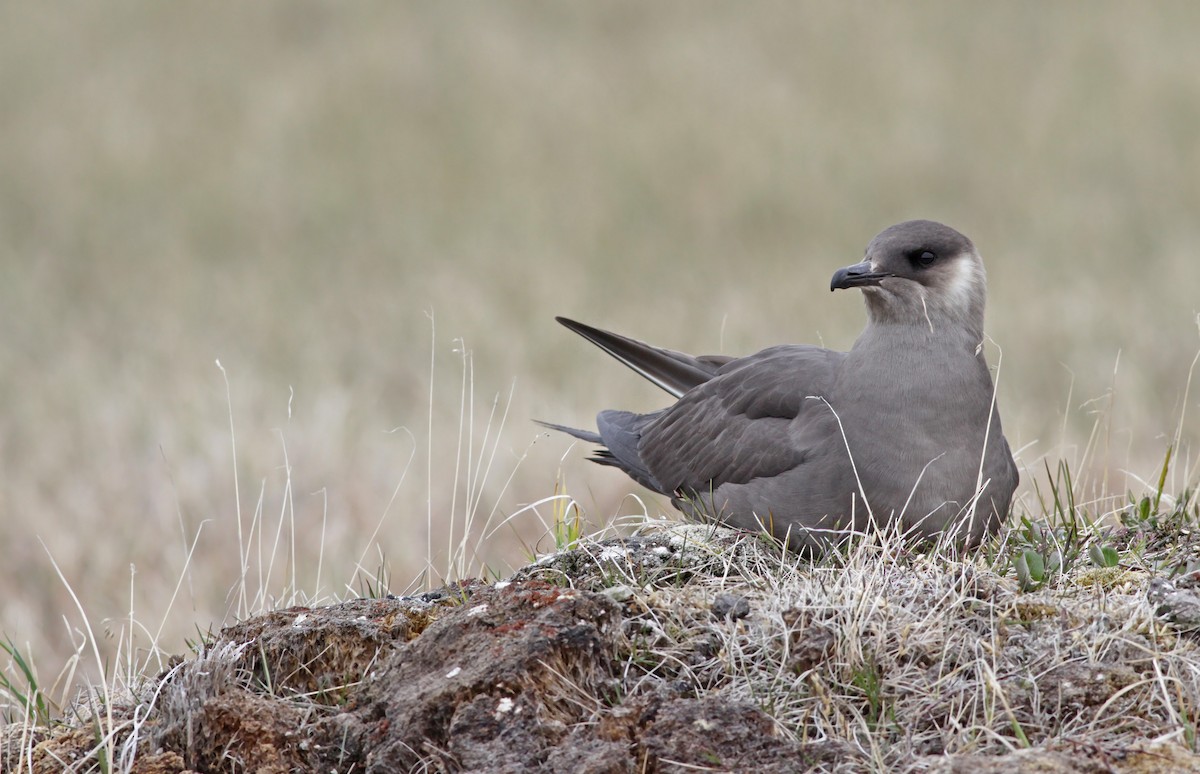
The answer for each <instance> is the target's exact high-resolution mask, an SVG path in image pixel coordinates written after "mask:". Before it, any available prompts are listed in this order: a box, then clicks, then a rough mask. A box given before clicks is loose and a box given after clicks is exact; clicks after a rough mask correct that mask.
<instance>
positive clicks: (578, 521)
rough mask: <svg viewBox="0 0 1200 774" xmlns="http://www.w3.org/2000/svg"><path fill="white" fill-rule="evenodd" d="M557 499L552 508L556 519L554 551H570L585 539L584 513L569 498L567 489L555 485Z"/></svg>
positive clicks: (554, 524)
mask: <svg viewBox="0 0 1200 774" xmlns="http://www.w3.org/2000/svg"><path fill="white" fill-rule="evenodd" d="M554 488H555V492H554V494H555V498H554V504H553V506H552V513H553V518H554V523H553V527H552V529H553V534H554V550H555V551H570V550H571V549H573V548H576V547H577V546H578V545H579V539H580V538H581V537H583V532H584V528H585V526H586V525H585V522H584V520H583V512H582V511H580V510H579V505H578V504H577V503H576V502H575V500H574V499H573V498H570V497H568V496H567V493H566V491H565V487H560V486H559V485H557V484H556V485H555V487H554Z"/></svg>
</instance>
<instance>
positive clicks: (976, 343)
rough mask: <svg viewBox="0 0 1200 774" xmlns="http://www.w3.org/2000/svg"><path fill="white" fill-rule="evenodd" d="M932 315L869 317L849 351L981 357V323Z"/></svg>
mask: <svg viewBox="0 0 1200 774" xmlns="http://www.w3.org/2000/svg"><path fill="white" fill-rule="evenodd" d="M940 323H941V324H939V319H938V318H936V317H931V318H930V319H923V318H922V319H915V320H894V319H893V320H888V321H886V322H877V321H875V320H871V321H870V322H869V323H868V324H867V327H866V329H865V330H864V331H863V332H862V334H861V335H860V336H859V337H858V340H857V341H855V342H854V347H853V349H851V350H850V354H851V355H856V354H857V355H860V356H868V357H871V358H874V359H879V360H893V359H895V358H903V359H906V360H910V359H912V358H913V357H914V356H915V357H918V358H920V357H921V355H922V353H928V354H930V355H932V354H933V353H943V354H950V355H955V356H969V357H982V354H981V353H982V344H983V330H982V326H978V327H976V326H964V325H961V324H958V323H956V324H948V323H947V322H946V321H945V320H941V321H940Z"/></svg>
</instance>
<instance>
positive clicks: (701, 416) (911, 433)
mask: <svg viewBox="0 0 1200 774" xmlns="http://www.w3.org/2000/svg"><path fill="white" fill-rule="evenodd" d="M853 288H857V289H859V290H860V291H861V292H862V295H863V298H864V302H865V306H866V313H867V325H866V328H865V329H864V330H863V332H862V334H861V335H859V337H858V338H857V339H856V340H855V342H854V345H853V346H852V347H851V348H850V350H849V351H848V352H840V351H834V350H830V349H825V348H822V347H819V346H815V345H808V344H782V345H778V346H772V347H768V348H767V349H764V350H762V351H760V352H757V353H755V354H752V355H748V356H745V357H732V356H727V355H704V356H693V355H688V354H685V353H682V352H678V351H674V350H670V349H664V348H660V347H656V346H652V345H650V344H646V343H644V342H642V341H638V340H636V339H632V338H629V337H626V336H621V335H619V334H615V333H610V332H608V331H605V330H601V329H599V328H595V327H592V326H590V325H585V324H583V323H580V322H576V321H574V320H571V319H568V318H565V317H558V318H556V319H557V321H558V322H559V323H561V324H562V325H564V326H566V327H567V328H568V329H570V330H572V331H574V332H575V333H577V334H579V335H581V336H583V337H584V338H585V339H588V340H589V341H591V342H592V343H593V344H595V345H597V346H599V347H600V348H601V349H603V350H604V351H606V352H607V353H609V354H610V355H612V356H613V357H615V358H616V359H617V360H619V361H620V362H622V363H623V364H625V365H626V366H628V367H629V368H631V369H633V370H634V371H635V372H637V373H638V374H640V375H641V376H643V377H645V378H646V379H648V380H650V381H651V382H652V383H654V384H656V385H658V386H659V387H660V388H662V389H663V390H665V391H666V392H668V393H669V394H671V395H672V396H673V397H674V398H675V402H674V403H673V404H672V405H670V406H667V407H666V408H663V409H660V410H658V411H653V412H650V413H644V414H643V413H635V412H631V411H621V410H614V409H610V410H605V411H601V412H600V413H599V414H598V415H597V416H596V430H595V431H591V430H581V429H578V428H574V427H569V426H566V425H559V424H553V423H547V422H543V423H541V424H543V425H544V426H545V427H548V428H550V429H552V430H557V431H561V432H564V433H567V434H569V435H571V436H573V437H575V438H578V439H580V440H583V441H585V442H588V443H593V444H596V445H598V446H599V447H600V448H599V450H598V451H597V452H596V453H595V454H594V455H593V456H592V457H591V458H590V459H592V460H593V461H594V462H597V463H600V464H602V465H608V466H612V467H615V468H618V469H619V470H622V471H624V472H625V473H626V474H627V475H628V476H629V477H630V478H632V479H633V480H634V481H636V482H637V483H639V484H641V485H642V486H644V487H646V488H648V489H651V490H653V491H655V492H658V493H660V494H663V495H665V496H667V497H669V498H670V499H671V503H672V504H673V505H674V506H675V507H676V508H678V509H679V510H680V511H682V512H683V513H684V515H685V516H687V517H689V518H691V519H693V520H697V521H702V522H714V521H715V522H719V523H722V524H725V525H728V526H732V527H737V528H741V529H745V530H766V531H767V532H769V533H771V534H772V535H774V536H775V537H776V538H778V539H780V540H782V541H784V542H786V543H787V544H788V545H789V546H791V547H792V548H793V549H795V550H797V551H801V552H806V553H822V552H825V551H826V550H828V549H829V548H830V547H832V546H836V545H839V544H841V543H843V542H844V541H845V540H846V539H848V538H849V537H850V536H852V535H855V534H859V535H862V534H870V533H871V531H872V530H882V529H886V528H896V529H898V530H899V531H900V533H902V534H904V535H912V536H915V538H916V539H918V540H943V539H948V540H949V541H950V545H956V546H959V547H972V546H976V545H978V544H979V543H981V542H982V541H983V540H984V539H985V538H987V537H989V536H990V535H992V534H994V533H995V532H996V531H998V529H999V528H1000V526H1001V525H1002V523H1003V522H1004V520H1005V519H1006V518H1007V515H1008V510H1009V506H1010V504H1011V502H1012V497H1013V493H1014V491H1015V489H1016V487H1017V484H1018V482H1019V480H1020V476H1019V473H1018V470H1017V465H1016V463H1015V461H1014V459H1013V455H1012V452H1011V450H1010V448H1009V444H1008V441H1007V439H1006V438H1005V437H1004V433H1003V430H1002V428H1001V423H1000V414H999V408H998V406H997V401H996V390H995V386H994V383H993V380H992V373H991V370H990V368H989V366H988V363H987V360H986V357H985V354H984V348H983V344H984V305H985V301H986V295H987V280H986V275H985V272H984V267H983V260H982V258H981V257H980V254H979V252H978V250H976V248H975V245H974V244H973V243H972V242H971V240H970V239H968V238H967V237H966V236H964V235H963V234H961V233H960V232H958V231H956V230H954V229H953V228H950V227H949V226H946V225H943V224H941V223H938V222H935V221H931V220H910V221H906V222H903V223H899V224H896V225H894V226H890V227H888V228H886V229H884V230H883V231H881V232H880V233H879V234H878V235H877V236H876V237H875V238H874V239H872V240H871V242H870V243H869V244H868V246H867V249H866V251H865V254H864V257H863V260H861V261H860V262H858V263H855V264H853V265H851V266H846V267H844V268H840V269H838V270H837V271H835V272H834V274H833V277H832V279H831V281H830V290H831V291H836V290H848V289H853Z"/></svg>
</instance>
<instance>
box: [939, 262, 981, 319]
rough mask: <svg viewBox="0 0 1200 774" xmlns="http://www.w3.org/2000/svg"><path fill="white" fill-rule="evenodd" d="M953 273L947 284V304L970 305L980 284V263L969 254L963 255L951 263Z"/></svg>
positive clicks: (959, 306)
mask: <svg viewBox="0 0 1200 774" xmlns="http://www.w3.org/2000/svg"><path fill="white" fill-rule="evenodd" d="M950 266H951V269H952V272H953V273H952V274H951V275H950V279H949V280H948V281H947V282H946V285H945V297H946V305H947V306H950V307H953V308H962V307H966V306H968V305H970V303H971V299H972V298H973V297H974V296H975V294H976V292H977V291H976V288H977V287H978V285H979V281H980V276H979V264H978V262H976V261H974V260H972V259H971V258H970V257H969V256H962V257H960V258H959V259H958V260H956V261H954V262H953V263H952V264H950Z"/></svg>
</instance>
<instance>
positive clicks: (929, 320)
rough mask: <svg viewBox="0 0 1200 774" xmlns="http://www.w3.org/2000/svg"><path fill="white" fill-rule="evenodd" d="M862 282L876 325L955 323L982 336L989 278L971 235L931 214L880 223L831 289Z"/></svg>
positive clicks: (832, 281) (839, 272)
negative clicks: (863, 250)
mask: <svg viewBox="0 0 1200 774" xmlns="http://www.w3.org/2000/svg"><path fill="white" fill-rule="evenodd" d="M843 288H862V290H863V296H864V297H865V299H866V304H867V314H868V316H869V317H870V319H871V322H872V323H873V324H876V325H889V324H902V325H904V324H910V325H922V326H928V327H929V328H930V329H933V330H937V329H938V328H939V327H942V326H953V327H954V328H956V329H959V330H964V331H965V332H968V333H970V334H971V336H973V337H974V338H975V340H976V341H978V340H979V339H981V338H982V336H983V307H984V302H985V299H986V296H987V280H986V277H985V275H984V271H983V261H982V260H981V259H980V257H979V253H978V252H977V251H976V250H975V245H973V244H971V240H970V239H967V238H966V237H965V236H963V235H962V234H960V233H959V232H957V231H955V230H954V229H952V228H950V227H949V226H943V225H942V224H941V223H936V222H934V221H932V220H909V221H905V222H904V223H898V224H896V225H895V226H891V227H889V228H886V229H884V230H883V231H881V232H880V233H879V235H878V236H876V237H875V238H874V239H872V240H871V243H870V244H869V245H867V252H866V255H865V257H864V258H863V260H862V261H861V262H860V263H856V264H854V265H853V266H847V267H845V268H842V269H838V270H837V271H836V272H835V273H834V275H833V279H832V280H831V282H830V289H831V290H838V289H843Z"/></svg>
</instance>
